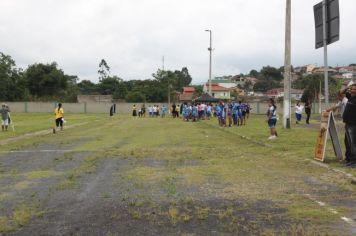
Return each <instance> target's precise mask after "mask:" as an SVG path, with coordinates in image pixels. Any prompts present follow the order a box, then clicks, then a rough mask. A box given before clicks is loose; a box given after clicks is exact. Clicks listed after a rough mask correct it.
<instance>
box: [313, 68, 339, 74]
mask: <svg viewBox="0 0 356 236" xmlns="http://www.w3.org/2000/svg"><path fill="white" fill-rule="evenodd" d="M328 73H329V74H336V73H337V70H335V69H333V68H331V67H329V68H328ZM313 74H324V67H319V68H315V69H314V70H313Z"/></svg>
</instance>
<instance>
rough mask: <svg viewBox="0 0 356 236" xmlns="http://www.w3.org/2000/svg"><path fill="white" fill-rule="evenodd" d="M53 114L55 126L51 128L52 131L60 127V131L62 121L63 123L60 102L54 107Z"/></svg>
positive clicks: (54, 131) (62, 110)
mask: <svg viewBox="0 0 356 236" xmlns="http://www.w3.org/2000/svg"><path fill="white" fill-rule="evenodd" d="M54 115H55V118H56V121H55V123H56V126H55V128H53V133H56V130H57V129H58V128H59V127H60V129H61V131H62V130H63V123H64V109H63V107H62V103H58V106H57V108H56V109H54Z"/></svg>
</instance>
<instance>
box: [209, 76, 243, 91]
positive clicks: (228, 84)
mask: <svg viewBox="0 0 356 236" xmlns="http://www.w3.org/2000/svg"><path fill="white" fill-rule="evenodd" d="M211 83H212V84H217V85H219V86H221V87H224V88H234V87H236V86H237V85H236V83H235V82H233V81H232V80H231V79H230V77H215V78H214V79H212V80H211Z"/></svg>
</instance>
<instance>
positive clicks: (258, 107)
mask: <svg viewBox="0 0 356 236" xmlns="http://www.w3.org/2000/svg"><path fill="white" fill-rule="evenodd" d="M256 107H257V114H260V102H257V106H256Z"/></svg>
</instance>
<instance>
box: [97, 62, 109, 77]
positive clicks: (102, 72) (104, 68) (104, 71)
mask: <svg viewBox="0 0 356 236" xmlns="http://www.w3.org/2000/svg"><path fill="white" fill-rule="evenodd" d="M98 74H99V81H101V80H103V79H105V78H107V77H108V76H109V75H110V67H109V65H108V63H106V61H105V60H104V59H101V61H100V63H99V70H98Z"/></svg>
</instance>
